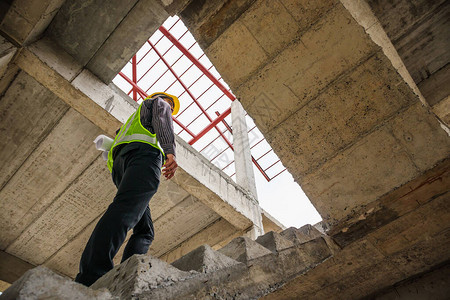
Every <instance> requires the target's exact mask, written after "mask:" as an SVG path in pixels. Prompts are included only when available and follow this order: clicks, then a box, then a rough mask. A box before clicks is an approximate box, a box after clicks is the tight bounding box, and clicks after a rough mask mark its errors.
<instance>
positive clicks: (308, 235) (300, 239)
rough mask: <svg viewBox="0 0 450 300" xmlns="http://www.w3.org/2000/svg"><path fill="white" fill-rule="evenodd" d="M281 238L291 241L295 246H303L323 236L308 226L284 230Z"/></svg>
mask: <svg viewBox="0 0 450 300" xmlns="http://www.w3.org/2000/svg"><path fill="white" fill-rule="evenodd" d="M280 234H281V236H282V237H284V238H285V239H288V240H290V241H291V242H293V243H294V244H295V245H300V244H303V243H305V242H307V241H310V240H312V239H315V238H318V237H321V236H323V234H322V233H321V232H320V231H319V230H317V229H316V228H315V227H314V226H312V225H310V224H307V225H304V226H302V227H300V228H295V227H289V228H288V229H285V230H283V231H282V232H281V233H280Z"/></svg>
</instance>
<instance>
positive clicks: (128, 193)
mask: <svg viewBox="0 0 450 300" xmlns="http://www.w3.org/2000/svg"><path fill="white" fill-rule="evenodd" d="M179 108H180V104H179V101H178V98H177V97H175V96H173V95H169V94H166V93H154V94H152V95H150V96H149V97H148V98H147V99H146V100H145V101H143V102H142V104H141V105H140V106H139V108H138V110H137V111H136V112H135V113H134V114H132V115H131V116H130V118H129V119H128V121H127V122H126V123H125V124H123V126H122V127H121V128H120V129H119V130H118V132H117V134H116V137H115V139H114V143H113V145H112V147H111V149H110V151H109V155H108V168H109V170H110V171H111V173H112V179H113V181H114V184H115V185H116V186H117V194H116V196H115V197H114V200H113V202H112V203H111V204H110V205H109V207H108V209H107V210H106V212H105V214H104V215H103V216H102V218H101V219H100V220H99V222H98V223H97V225H96V227H95V229H94V231H93V232H92V235H91V237H90V238H89V241H88V243H87V245H86V248H85V249H84V252H83V254H82V256H81V261H80V272H79V273H78V275H77V277H76V278H75V281H76V282H79V283H81V284H84V285H86V286H90V285H92V284H93V283H94V282H95V281H96V280H97V279H98V278H100V277H101V276H103V275H104V274H105V273H107V272H108V271H109V270H111V269H112V268H113V267H114V263H113V261H112V260H113V258H114V256H115V255H116V253H117V251H118V250H119V248H120V246H121V245H122V243H123V242H124V240H125V238H126V235H127V232H128V231H129V230H130V229H133V235H132V236H131V237H130V239H129V241H128V243H127V245H126V247H125V250H124V253H123V257H122V262H123V261H125V260H126V259H128V258H129V257H130V256H132V255H134V254H145V253H147V251H148V248H149V247H150V244H151V243H152V241H153V239H154V229H153V222H152V218H151V215H150V208H149V206H148V204H149V201H150V199H151V198H152V196H153V195H154V194H155V193H156V191H157V189H158V186H159V179H160V176H161V167H162V165H164V169H163V171H162V172H163V175H164V177H165V178H166V179H171V178H172V177H173V176H174V174H175V171H176V169H177V166H178V165H177V162H176V159H175V136H174V132H173V123H172V115H175V114H176V113H178V110H179ZM163 158H165V163H164V164H163Z"/></svg>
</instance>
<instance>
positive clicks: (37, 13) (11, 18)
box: [0, 0, 64, 45]
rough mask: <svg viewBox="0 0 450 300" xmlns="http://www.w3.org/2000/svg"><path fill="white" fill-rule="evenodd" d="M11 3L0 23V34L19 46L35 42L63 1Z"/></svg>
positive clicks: (28, 0) (33, 0)
mask: <svg viewBox="0 0 450 300" xmlns="http://www.w3.org/2000/svg"><path fill="white" fill-rule="evenodd" d="M9 2H12V3H11V5H10V7H9V9H8V10H7V12H6V13H5V14H4V16H3V18H2V19H1V22H0V32H2V33H3V34H4V35H6V36H8V38H10V39H11V40H13V41H15V42H16V43H17V44H19V45H28V44H30V43H32V42H34V41H36V40H37V39H38V38H39V37H40V36H41V35H42V33H43V32H44V30H45V29H46V28H47V26H48V25H49V24H50V22H51V21H52V19H53V17H54V16H55V15H56V13H57V12H58V10H59V8H60V7H61V5H62V4H63V3H64V0H45V1H38V0H25V1H18V0H16V1H9Z"/></svg>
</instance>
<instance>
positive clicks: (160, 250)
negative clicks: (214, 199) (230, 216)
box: [149, 196, 219, 257]
mask: <svg viewBox="0 0 450 300" xmlns="http://www.w3.org/2000/svg"><path fill="white" fill-rule="evenodd" d="M218 218H219V215H218V214H217V213H215V212H214V211H213V210H211V209H210V208H209V207H208V206H206V205H204V204H203V203H202V202H200V201H198V200H197V199H196V198H194V197H193V196H188V197H186V198H185V199H184V200H183V201H181V202H180V203H179V204H178V205H176V206H175V207H173V208H172V209H170V210H169V211H168V212H167V213H165V214H164V215H162V216H160V217H159V218H157V219H156V220H154V227H155V240H154V242H153V244H152V247H151V249H150V251H149V253H150V254H151V255H153V256H155V257H159V256H161V255H163V254H164V253H166V252H169V251H170V250H172V249H174V248H175V247H177V246H178V245H179V244H180V243H182V242H183V241H185V240H187V239H189V238H190V237H192V236H193V235H195V234H197V233H198V232H199V231H201V230H203V228H205V227H207V226H208V225H210V224H212V223H213V222H214V221H216V220H217V219H218ZM203 243H204V242H203Z"/></svg>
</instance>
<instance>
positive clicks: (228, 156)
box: [113, 17, 321, 227]
mask: <svg viewBox="0 0 450 300" xmlns="http://www.w3.org/2000/svg"><path fill="white" fill-rule="evenodd" d="M177 20H178V17H169V19H167V21H166V22H165V23H164V24H163V26H164V27H165V28H166V29H169V28H170V27H171V26H172V25H173V24H174V23H175V22H176V21H177ZM186 30H187V29H186V27H185V26H184V24H183V23H182V22H181V21H179V22H178V23H177V24H176V25H175V26H174V27H173V28H172V29H171V30H170V32H171V34H172V35H174V36H175V37H176V38H178V39H180V37H181V36H182V38H181V39H180V42H181V43H182V44H183V45H184V46H185V47H186V48H190V47H191V45H193V46H192V47H191V48H190V49H189V51H190V52H191V53H192V54H193V55H194V57H196V58H198V59H199V61H200V62H201V63H202V64H203V65H204V66H205V67H206V68H208V69H210V72H211V73H212V74H213V75H214V76H215V77H216V78H219V77H220V74H219V73H218V72H217V71H216V69H215V68H214V67H213V66H212V63H211V62H210V61H209V59H208V58H207V57H206V55H204V53H203V51H202V50H201V48H200V47H199V46H198V45H197V44H194V43H195V40H194V38H193V36H192V35H191V34H190V33H189V32H187V33H186V34H184V33H185V31H186ZM183 34H184V35H183ZM161 36H162V34H161V33H160V32H159V31H157V32H156V33H155V34H154V35H153V36H152V37H151V38H150V41H151V42H152V43H153V44H155V43H156V42H157V41H158V40H159V38H160V37H161ZM171 46H172V43H171V42H170V41H169V40H168V39H166V38H163V39H162V40H161V41H160V42H159V43H158V44H157V46H156V48H157V49H158V51H159V52H160V53H161V54H163V56H164V59H165V60H166V61H167V62H168V64H170V65H172V64H173V66H172V69H173V70H174V71H175V73H176V74H177V76H180V78H181V80H182V81H183V83H184V84H185V85H186V86H188V87H189V91H190V92H191V93H192V95H193V96H194V97H196V98H198V97H199V96H201V97H200V98H199V102H200V103H201V104H202V106H203V107H204V108H205V109H206V108H208V107H209V106H210V105H211V107H209V108H208V109H207V112H208V113H209V115H210V117H211V119H212V120H214V119H215V118H216V117H217V116H216V114H215V112H216V111H217V112H219V113H222V112H224V111H225V110H226V109H227V108H229V107H230V105H231V101H230V99H228V98H227V97H226V96H223V97H222V98H220V96H221V95H223V93H222V92H221V91H220V90H219V89H218V88H217V87H216V86H214V85H212V84H211V81H210V80H209V79H208V78H206V76H203V77H201V78H200V79H199V80H198V81H197V82H196V83H194V81H195V80H196V78H198V77H199V76H200V75H201V74H202V73H201V71H200V70H199V69H198V68H197V67H192V68H190V69H189V66H190V65H191V62H190V60H189V59H188V58H186V57H185V56H182V53H181V52H180V51H179V50H178V49H176V47H172V48H171V49H170V47H171ZM150 48H151V47H150V45H149V44H148V43H146V44H145V45H144V46H143V47H142V48H141V49H140V50H139V51H138V53H137V60H138V61H140V62H139V63H138V69H137V74H138V76H137V78H138V79H139V78H141V77H142V79H141V81H139V83H138V85H139V87H141V88H142V89H144V90H147V89H148V88H150V89H149V90H148V92H147V93H148V94H150V93H153V92H160V91H165V90H166V89H168V90H167V92H168V93H171V94H174V95H180V94H182V93H183V92H184V91H185V89H184V88H183V87H182V85H181V84H180V83H179V82H178V81H177V80H176V78H175V77H174V75H173V74H171V72H170V71H167V70H168V68H167V67H166V65H165V64H164V63H163V62H162V61H159V62H156V61H157V59H158V55H157V54H156V53H155V51H151V52H149V53H148V54H146V53H147V52H148V51H149V49H150ZM169 49H170V50H169ZM166 51H167V53H165V52H166ZM155 63H156V64H155ZM174 63H175V64H174ZM154 64H155V65H154ZM153 65H154V67H153V68H152V69H151V72H148V73H146V72H147V70H148V69H149V68H150V67H152V66H153ZM165 71H166V73H165V74H164V72H165ZM122 72H123V73H124V74H126V75H127V76H128V77H129V78H131V64H130V63H128V64H127V65H126V66H125V67H124V69H123V70H122ZM161 75H162V77H161V79H160V80H158V81H156V80H157V79H158V78H159V77H160V76H161ZM155 81H156V83H155V84H154V85H153V86H152V84H153V83H154V82H155ZM220 81H221V83H222V84H223V85H224V86H225V87H226V88H228V85H227V84H226V83H225V82H224V81H223V79H220ZM113 82H114V83H115V84H116V85H117V86H119V87H120V88H121V89H122V90H123V91H125V92H126V93H128V91H130V88H131V85H129V84H128V83H127V82H126V81H125V80H124V79H123V78H121V77H120V76H119V75H118V76H116V78H115V79H114V80H113ZM172 83H173V84H172ZM191 84H193V85H192V86H191V87H190V85H191ZM211 85H212V86H211ZM210 86H211V87H210ZM208 87H210V88H209V89H208ZM205 90H206V92H205ZM179 99H180V103H181V109H180V112H181V111H182V110H183V109H185V108H186V107H188V106H189V105H190V104H192V102H193V101H192V97H190V95H188V93H186V92H184V93H183V94H182V95H181V96H180V97H179ZM217 99H219V100H218V101H217V102H216V103H215V104H213V102H214V101H215V100H217ZM200 113H201V111H200V109H199V108H198V107H197V105H195V104H192V105H191V106H190V107H189V108H188V109H186V111H185V112H183V113H181V115H180V114H178V116H177V119H178V120H179V121H181V122H182V124H184V125H187V124H189V123H190V122H192V124H190V125H189V129H190V130H191V131H192V132H194V133H195V134H197V133H198V132H199V131H200V130H201V129H203V128H204V127H205V126H206V125H207V124H208V123H209V121H208V119H207V117H206V116H204V115H201V116H200V117H198V119H196V120H194V118H195V117H196V116H197V115H199V114H200ZM225 121H226V122H227V123H228V124H229V125H230V126H231V116H228V117H227V118H225ZM246 121H247V127H248V129H251V128H253V127H254V123H253V120H252V119H251V118H250V117H249V116H247V117H246ZM174 125H175V132H176V133H179V136H180V137H181V138H183V139H184V140H185V141H189V140H190V139H191V138H192V137H191V136H190V135H189V134H187V133H186V132H184V131H183V132H181V133H180V131H181V127H179V126H178V125H176V124H174ZM218 127H219V129H220V130H221V131H222V132H223V131H225V129H226V127H225V125H223V124H222V123H219V125H218ZM224 135H225V136H226V137H227V138H228V139H229V140H230V141H231V142H232V140H233V137H232V135H231V134H230V133H229V132H228V131H227V132H226V133H224ZM217 136H218V132H217V131H216V130H215V129H212V130H210V131H209V132H208V133H207V134H206V135H205V136H204V137H202V138H201V139H200V140H199V141H198V142H196V143H195V144H194V145H193V146H194V148H195V149H197V150H198V151H202V150H203V151H202V152H201V153H202V154H203V155H205V156H206V157H208V158H209V159H212V158H214V157H216V156H217V157H216V158H215V159H214V160H213V161H212V162H213V163H214V164H215V165H216V166H218V167H219V168H220V169H222V168H224V167H226V166H227V165H229V163H230V162H231V161H232V160H233V159H234V157H233V151H232V150H231V149H228V150H226V151H224V152H223V153H222V150H223V149H225V148H226V147H227V144H226V143H225V141H224V140H223V139H222V138H218V139H216V140H215V141H214V142H213V143H212V144H211V145H210V146H207V145H208V144H209V143H210V142H211V141H212V140H214V139H215V138H216V137H217ZM262 138H263V136H262V134H261V132H260V131H259V130H258V129H257V128H255V129H254V130H252V131H251V132H250V133H249V140H250V146H252V145H254V144H256V143H257V142H258V141H259V140H261V139H262ZM206 146H207V147H206ZM205 147H206V148H205ZM204 148H205V149H204ZM269 149H271V148H270V146H269V144H268V143H267V142H266V141H265V140H264V141H263V142H261V143H259V144H258V145H256V146H255V147H254V148H253V149H252V150H251V151H252V155H253V157H254V158H256V159H257V158H259V157H260V156H262V155H263V154H265V153H266V152H267V151H268V150H269ZM277 160H278V157H277V156H276V154H275V153H274V152H273V151H271V152H269V153H268V154H266V155H265V156H264V157H263V158H262V159H260V160H258V162H259V164H260V165H261V166H262V167H263V168H264V169H265V168H267V167H269V166H271V165H272V164H273V163H274V162H276V161H277ZM283 169H284V166H283V165H282V164H281V162H279V163H277V164H275V165H274V166H273V167H271V168H270V169H268V170H267V171H266V173H267V175H268V176H269V177H273V176H275V175H276V174H278V173H279V172H280V171H281V170H283ZM223 171H224V172H225V173H227V174H228V175H229V176H231V175H233V173H234V163H232V164H230V165H229V166H228V167H226V168H225V169H223ZM254 172H255V178H256V187H257V192H258V199H259V203H260V206H261V207H262V208H263V209H264V210H266V211H267V212H268V213H269V214H271V215H272V216H273V217H275V218H276V219H277V220H278V221H279V222H281V223H282V224H283V225H285V226H286V227H290V226H294V227H301V226H303V225H305V224H315V223H317V222H319V221H321V217H320V215H319V214H318V213H317V211H316V209H315V208H314V207H313V206H312V204H311V202H310V201H309V199H308V198H307V197H306V195H305V194H304V193H303V191H302V190H301V188H300V186H299V185H298V184H297V183H295V182H294V180H293V178H292V176H291V175H290V174H289V173H288V172H287V171H284V172H283V173H281V174H280V175H278V176H277V177H275V178H274V179H273V180H271V181H270V182H267V180H266V179H265V178H264V177H263V175H262V174H261V173H260V171H259V170H258V169H257V168H256V166H254ZM235 177H236V176H235V175H233V176H232V178H233V179H234V180H235Z"/></svg>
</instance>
